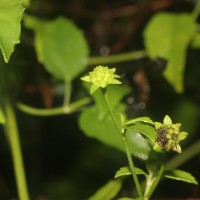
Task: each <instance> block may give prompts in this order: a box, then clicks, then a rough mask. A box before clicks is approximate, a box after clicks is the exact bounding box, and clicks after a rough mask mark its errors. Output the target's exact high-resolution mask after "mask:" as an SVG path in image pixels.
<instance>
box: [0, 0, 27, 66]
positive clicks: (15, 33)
mask: <svg viewBox="0 0 200 200" xmlns="http://www.w3.org/2000/svg"><path fill="white" fill-rule="evenodd" d="M23 11H24V7H23V6H22V2H21V1H20V0H1V1H0V25H1V29H0V48H1V50H2V52H3V56H4V60H5V62H6V63H7V62H8V61H9V59H10V56H11V54H12V52H13V51H14V46H15V44H18V43H19V42H20V40H19V38H20V33H21V25H20V21H21V19H22V15H23Z"/></svg>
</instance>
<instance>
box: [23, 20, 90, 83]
mask: <svg viewBox="0 0 200 200" xmlns="http://www.w3.org/2000/svg"><path fill="white" fill-rule="evenodd" d="M26 26H27V27H30V28H32V29H33V30H34V31H35V32H36V34H35V37H36V38H35V46H36V50H37V54H38V58H39V61H41V62H43V63H44V65H45V67H46V70H47V71H48V72H49V73H51V74H52V75H53V76H55V77H57V78H59V79H62V80H65V81H68V82H71V81H72V80H73V79H74V78H76V77H77V76H78V75H79V74H80V73H81V72H83V71H84V70H85V69H86V67H87V62H88V54H89V49H88V46H87V42H86V40H85V38H84V36H83V33H82V32H81V31H80V30H79V29H78V27H77V26H76V25H75V24H74V23H73V22H72V21H70V20H68V19H65V18H63V17H59V18H56V19H55V20H53V21H40V20H39V19H36V18H31V17H26Z"/></svg>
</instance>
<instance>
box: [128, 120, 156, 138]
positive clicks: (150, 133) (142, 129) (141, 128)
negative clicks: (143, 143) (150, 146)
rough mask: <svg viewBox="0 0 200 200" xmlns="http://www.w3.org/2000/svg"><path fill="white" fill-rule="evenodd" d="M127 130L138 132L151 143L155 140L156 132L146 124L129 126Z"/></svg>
mask: <svg viewBox="0 0 200 200" xmlns="http://www.w3.org/2000/svg"><path fill="white" fill-rule="evenodd" d="M127 129H128V130H132V131H134V132H138V133H141V134H143V135H144V136H146V137H147V138H149V139H150V140H151V141H152V142H155V140H156V134H157V133H156V130H155V128H154V127H152V126H149V125H148V124H143V123H137V124H135V125H131V126H129V127H128V128H127Z"/></svg>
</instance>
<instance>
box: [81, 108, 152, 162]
mask: <svg viewBox="0 0 200 200" xmlns="http://www.w3.org/2000/svg"><path fill="white" fill-rule="evenodd" d="M116 111H117V113H118V112H120V113H124V111H125V106H124V105H123V104H121V105H120V106H118V109H117V110H116ZM116 117H117V119H118V123H119V124H120V125H121V122H120V116H119V115H116ZM79 126H80V128H81V130H82V131H83V132H84V134H85V135H86V136H88V137H92V138H95V139H97V140H99V141H100V142H102V143H103V144H105V145H108V146H110V147H113V148H115V149H118V150H120V151H122V152H124V148H123V145H122V141H121V137H120V135H119V134H118V132H117V131H116V128H115V126H114V124H113V121H112V120H111V118H110V116H109V115H107V117H104V118H103V119H101V118H99V116H98V108H97V107H96V106H93V107H90V108H87V109H85V110H84V111H83V112H82V113H81V115H80V117H79ZM127 132H128V134H127V141H128V145H129V149H130V151H131V153H132V154H133V155H135V156H137V157H139V158H141V159H144V160H145V159H147V158H148V153H149V151H150V147H149V145H148V144H147V142H146V140H145V139H144V138H143V137H142V136H141V135H140V134H138V133H134V132H133V131H127Z"/></svg>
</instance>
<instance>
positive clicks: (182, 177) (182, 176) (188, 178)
mask: <svg viewBox="0 0 200 200" xmlns="http://www.w3.org/2000/svg"><path fill="white" fill-rule="evenodd" d="M164 176H165V177H166V178H170V179H175V180H177V181H184V182H187V183H192V184H195V185H198V182H197V181H196V179H195V178H194V177H193V176H192V175H191V174H190V173H188V172H186V171H182V170H178V169H177V170H166V171H165V173H164Z"/></svg>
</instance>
